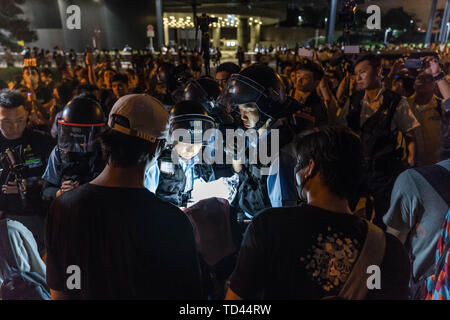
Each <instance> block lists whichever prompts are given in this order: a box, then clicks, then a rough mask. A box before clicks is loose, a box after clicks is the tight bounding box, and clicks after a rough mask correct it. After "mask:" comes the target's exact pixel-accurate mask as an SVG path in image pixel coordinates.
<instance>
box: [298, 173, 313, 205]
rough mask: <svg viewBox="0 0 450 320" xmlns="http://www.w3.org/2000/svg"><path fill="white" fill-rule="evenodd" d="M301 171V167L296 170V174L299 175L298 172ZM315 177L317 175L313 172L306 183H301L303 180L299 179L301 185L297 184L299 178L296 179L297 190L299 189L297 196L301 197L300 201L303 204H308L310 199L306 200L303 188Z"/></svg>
mask: <svg viewBox="0 0 450 320" xmlns="http://www.w3.org/2000/svg"><path fill="white" fill-rule="evenodd" d="M300 170H301V169H300V168H299V167H296V168H295V172H296V175H297V174H298V172H299V171H300ZM314 176H315V173H314V172H313V173H312V174H311V175H310V176H309V177H307V178H306V179H305V180H304V181H301V179H299V180H300V184H298V183H297V177H296V178H295V183H296V186H295V187H296V189H297V195H298V197H299V199H300V200H301V201H302V202H308V201H307V200H308V199H306V197H304V196H303V188H304V187H305V185H306V183H307V182H308V181H309V180H310V179H311V178H313V177H314Z"/></svg>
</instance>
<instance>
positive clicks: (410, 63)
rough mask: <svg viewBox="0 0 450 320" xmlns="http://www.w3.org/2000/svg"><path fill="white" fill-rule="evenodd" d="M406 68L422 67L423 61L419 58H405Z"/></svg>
mask: <svg viewBox="0 0 450 320" xmlns="http://www.w3.org/2000/svg"><path fill="white" fill-rule="evenodd" d="M405 68H406V69H422V68H423V61H422V60H420V59H407V60H405Z"/></svg>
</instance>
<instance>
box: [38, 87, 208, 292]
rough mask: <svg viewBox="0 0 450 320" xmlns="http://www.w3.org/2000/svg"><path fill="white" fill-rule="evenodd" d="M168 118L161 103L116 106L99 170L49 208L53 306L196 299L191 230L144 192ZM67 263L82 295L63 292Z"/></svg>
mask: <svg viewBox="0 0 450 320" xmlns="http://www.w3.org/2000/svg"><path fill="white" fill-rule="evenodd" d="M168 118H169V116H168V114H167V111H165V109H164V106H163V105H162V103H161V102H159V101H158V100H156V99H154V98H152V97H150V96H148V95H127V96H124V97H122V98H120V99H119V100H118V101H117V102H116V104H115V105H114V107H113V109H112V110H111V113H110V115H109V120H108V126H109V129H108V130H107V131H105V132H104V133H103V134H102V136H101V143H102V150H103V152H104V156H105V159H106V161H107V165H106V167H105V169H104V170H103V172H102V173H101V174H100V175H99V176H98V177H97V178H96V179H94V180H93V181H91V182H90V183H88V184H85V185H83V186H81V187H79V188H77V189H75V190H73V191H71V192H68V193H66V194H64V195H62V196H61V197H59V198H58V199H56V200H55V201H54V202H53V205H52V207H51V208H50V212H49V218H48V226H47V227H48V228H47V250H48V252H47V282H48V284H49V287H50V288H51V293H52V299H198V298H201V297H202V292H201V281H200V272H199V270H200V269H199V264H198V260H197V254H196V248H195V241H194V235H193V231H192V225H191V223H190V222H189V220H188V218H187V217H186V216H185V214H184V213H183V212H182V211H180V210H179V209H177V208H176V207H175V206H173V205H170V204H169V203H167V202H165V201H162V200H160V199H159V198H157V197H156V196H155V195H154V194H153V193H151V192H149V191H148V190H146V189H145V188H144V172H145V170H146V168H147V167H148V166H149V165H151V164H152V162H153V161H154V160H155V158H156V157H157V156H158V153H159V150H160V148H161V147H162V146H163V144H164V139H165V137H166V127H167V121H168ZM87 225H90V226H93V228H86V226H87ZM174 235H176V236H174ZM106 239H107V241H105V240H106ZM73 264H76V265H78V266H79V267H80V270H82V274H81V288H79V289H73V290H69V288H67V286H66V277H67V274H66V270H67V267H68V266H69V265H73ZM105 270H108V272H105Z"/></svg>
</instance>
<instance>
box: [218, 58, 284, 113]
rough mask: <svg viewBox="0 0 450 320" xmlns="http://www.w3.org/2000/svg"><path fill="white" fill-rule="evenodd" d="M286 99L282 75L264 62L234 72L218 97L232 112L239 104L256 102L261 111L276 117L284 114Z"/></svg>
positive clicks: (219, 101)
mask: <svg viewBox="0 0 450 320" xmlns="http://www.w3.org/2000/svg"><path fill="white" fill-rule="evenodd" d="M285 101H286V88H285V86H284V83H283V80H282V79H281V77H280V75H279V74H277V73H276V72H275V71H274V70H273V69H272V68H270V67H269V66H266V65H262V64H256V65H252V66H250V67H248V68H245V69H244V70H242V71H241V72H240V73H238V74H233V75H232V76H231V77H230V78H229V79H228V81H227V84H226V85H225V87H224V89H223V90H222V93H221V95H220V96H219V98H218V99H217V102H218V103H219V104H221V105H223V106H224V107H226V108H227V110H229V111H230V112H232V110H233V108H236V107H237V106H238V105H245V104H256V106H257V107H258V110H259V112H260V113H263V114H265V115H266V116H268V117H270V118H274V119H277V118H279V117H281V116H283V115H284V113H285V110H284V106H283V105H284V103H285Z"/></svg>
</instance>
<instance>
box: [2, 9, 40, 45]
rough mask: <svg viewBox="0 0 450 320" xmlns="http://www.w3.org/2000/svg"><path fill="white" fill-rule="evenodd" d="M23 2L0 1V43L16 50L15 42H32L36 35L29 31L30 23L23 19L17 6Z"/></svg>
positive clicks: (21, 11)
mask: <svg viewBox="0 0 450 320" xmlns="http://www.w3.org/2000/svg"><path fill="white" fill-rule="evenodd" d="M24 3H25V0H0V43H1V44H2V45H3V46H5V47H8V48H10V49H11V50H18V49H20V46H19V45H18V44H17V41H21V40H22V41H24V42H33V41H36V40H37V34H36V32H35V31H33V30H31V29H30V22H29V21H28V20H26V19H25V18H24V17H23V10H22V9H21V8H20V7H19V5H21V4H24Z"/></svg>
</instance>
